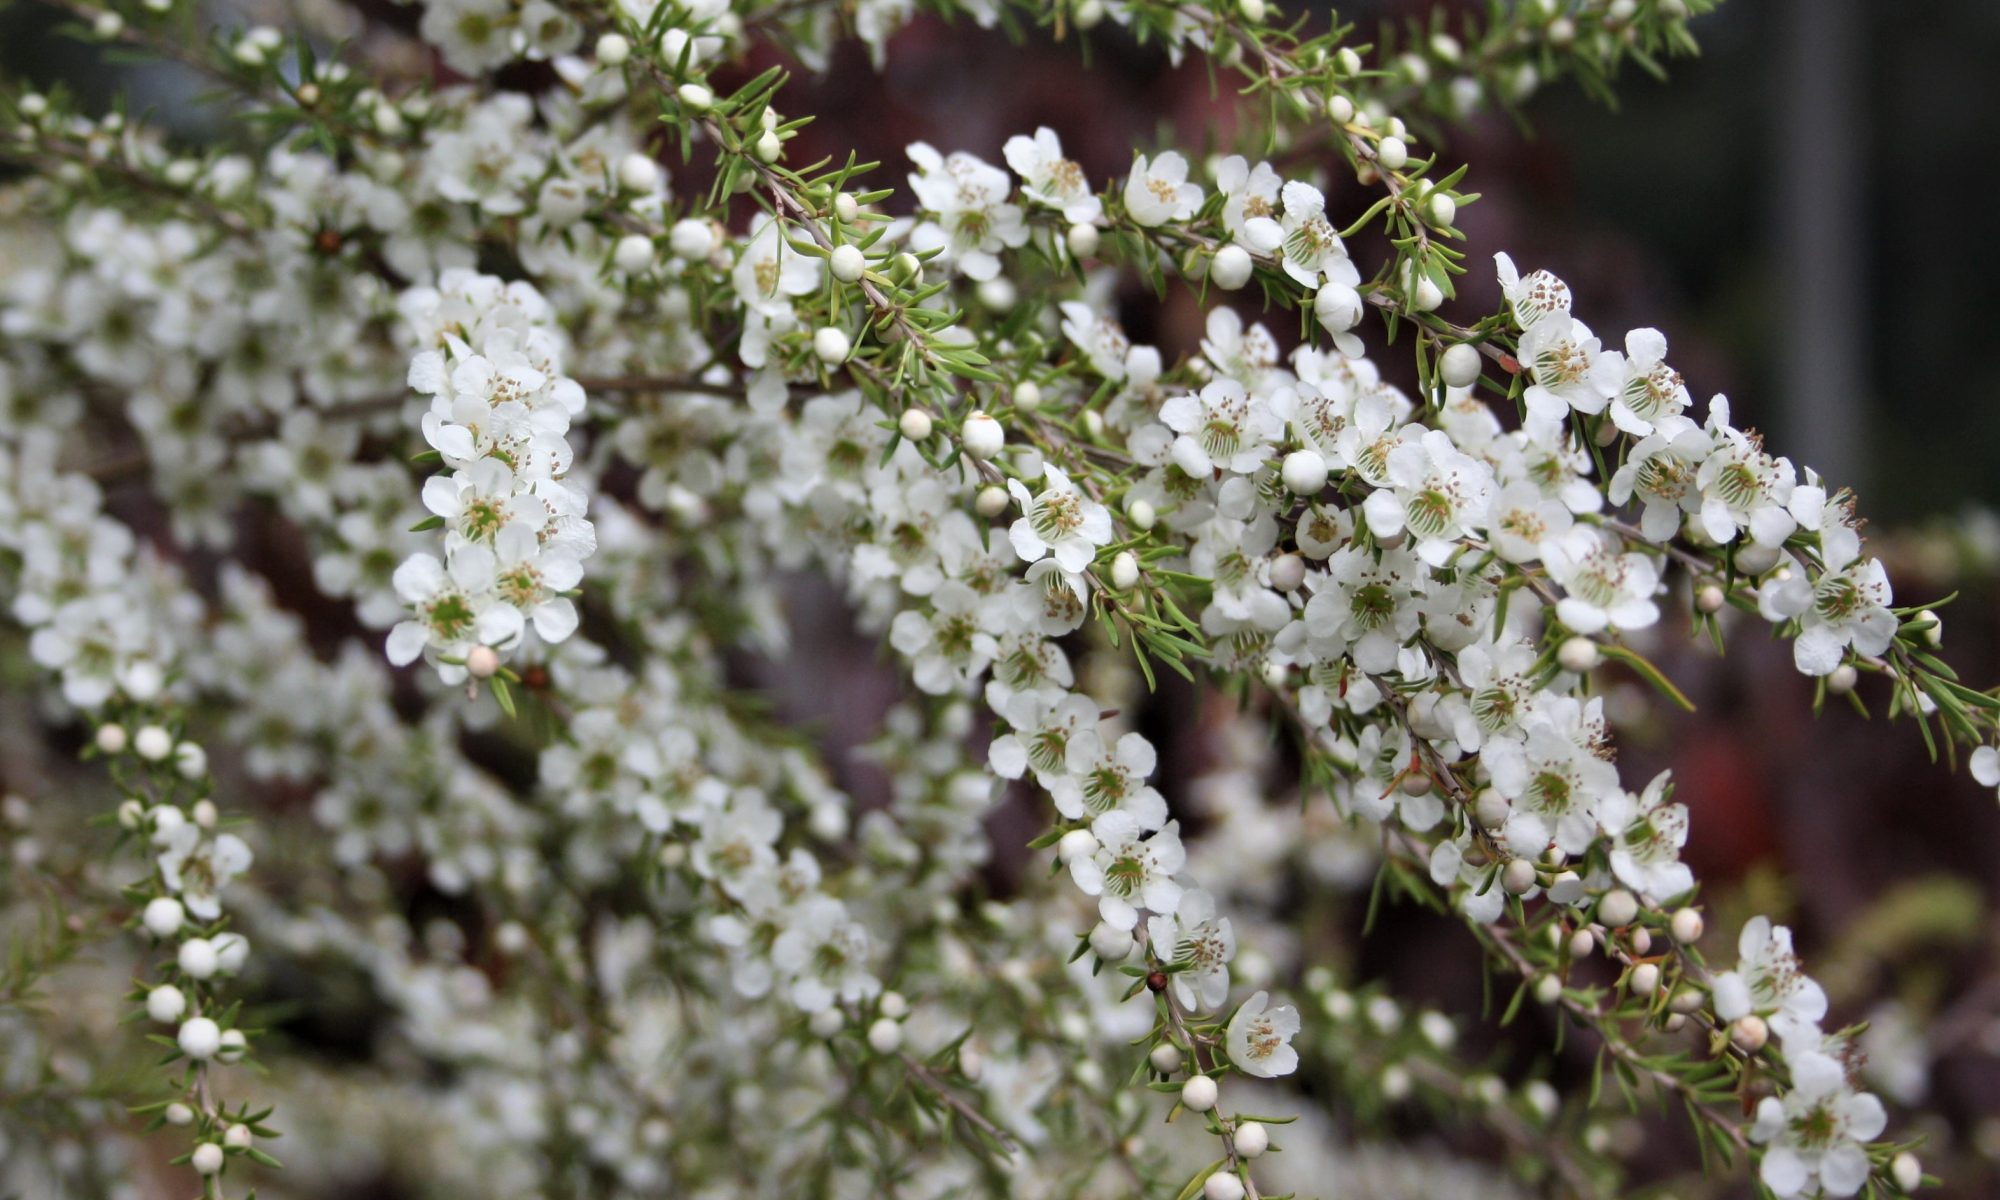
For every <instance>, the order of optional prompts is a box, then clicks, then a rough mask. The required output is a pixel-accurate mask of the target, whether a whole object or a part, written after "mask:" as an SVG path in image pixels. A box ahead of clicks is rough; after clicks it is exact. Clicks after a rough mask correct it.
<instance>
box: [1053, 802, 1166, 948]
mask: <svg viewBox="0 0 2000 1200" xmlns="http://www.w3.org/2000/svg"><path fill="white" fill-rule="evenodd" d="M1090 832H1091V835H1092V836H1094V837H1095V838H1096V839H1097V853H1096V854H1092V855H1078V856H1077V857H1076V858H1073V859H1071V860H1070V864H1069V873H1070V877H1071V878H1073V879H1075V880H1076V886H1077V887H1079V888H1081V889H1082V890H1083V893H1084V894H1085V895H1086V896H1096V897H1097V911H1098V915H1099V916H1101V917H1103V918H1104V923H1105V924H1107V925H1109V926H1111V927H1112V928H1113V929H1131V928H1132V927H1133V926H1134V925H1137V924H1138V923H1139V908H1140V907H1141V906H1144V907H1145V908H1147V909H1149V910H1151V911H1152V912H1154V913H1156V914H1159V915H1161V916H1171V915H1173V913H1174V911H1175V910H1176V909H1177V908H1179V907H1180V902H1181V885H1180V884H1179V883H1178V882H1176V881H1175V880H1174V873H1175V872H1177V871H1179V870H1180V869H1181V867H1182V866H1183V865H1184V864H1185V863H1186V862H1187V851H1186V850H1185V849H1183V848H1182V846H1181V832H1180V822H1178V821H1169V822H1167V825H1166V828H1164V829H1162V830H1160V831H1159V832H1158V833H1156V834H1154V835H1153V836H1152V837H1150V838H1147V837H1144V836H1143V834H1144V832H1145V831H1144V830H1142V829H1141V828H1140V827H1139V820H1138V818H1137V817H1134V816H1133V815H1132V814H1131V813H1129V812H1126V811H1125V810H1124V809H1118V808H1114V809H1112V810H1111V811H1110V812H1108V813H1105V814H1104V815H1102V816H1100V817H1098V818H1097V819H1096V820H1095V821H1093V822H1091V825H1090Z"/></svg>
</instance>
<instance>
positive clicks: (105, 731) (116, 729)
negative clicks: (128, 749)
mask: <svg viewBox="0 0 2000 1200" xmlns="http://www.w3.org/2000/svg"><path fill="white" fill-rule="evenodd" d="M128 741H130V738H128V737H127V736H126V733H125V727H124V726H123V725H120V724H119V723H118V722H116V721H106V722H105V723H104V724H102V725H99V726H98V727H97V748H98V750H99V751H100V752H102V753H104V754H123V753H125V745H126V743H127V742H128Z"/></svg>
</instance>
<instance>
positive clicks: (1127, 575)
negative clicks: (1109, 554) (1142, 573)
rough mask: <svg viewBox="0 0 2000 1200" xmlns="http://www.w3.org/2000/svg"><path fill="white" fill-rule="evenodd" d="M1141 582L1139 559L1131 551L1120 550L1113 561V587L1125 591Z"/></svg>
mask: <svg viewBox="0 0 2000 1200" xmlns="http://www.w3.org/2000/svg"><path fill="white" fill-rule="evenodd" d="M1137 582H1139V559H1138V557H1137V556H1136V555H1134V554H1133V553H1132V552H1131V551H1130V550H1120V551H1119V552H1118V556H1117V557H1116V558H1113V559H1112V560H1111V586H1112V587H1115V588H1117V589H1118V590H1119V591H1121V592H1122V591H1125V590H1126V589H1128V588H1130V587H1131V586H1132V585H1133V584H1135V583H1137Z"/></svg>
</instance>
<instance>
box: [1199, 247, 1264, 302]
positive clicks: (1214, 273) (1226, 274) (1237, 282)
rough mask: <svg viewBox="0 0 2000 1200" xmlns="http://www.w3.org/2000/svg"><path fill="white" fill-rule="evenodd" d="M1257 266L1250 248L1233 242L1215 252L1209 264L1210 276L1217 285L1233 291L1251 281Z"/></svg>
mask: <svg viewBox="0 0 2000 1200" xmlns="http://www.w3.org/2000/svg"><path fill="white" fill-rule="evenodd" d="M1255 266H1256V264H1254V263H1252V262H1251V261H1250V252H1249V251H1248V250H1245V249H1244V248H1243V247H1241V246H1238V245H1236V244H1234V243H1231V244H1229V245H1227V246H1224V247H1223V248H1222V249H1220V250H1217V251H1216V252H1215V259H1214V261H1212V262H1210V263H1209V264H1208V277H1209V279H1211V280H1213V281H1214V283H1215V286H1217V287H1219V288H1222V289H1223V290H1224V291H1230V292H1233V291H1235V290H1236V289H1238V288H1240V287H1242V286H1243V285H1244V284H1246V283H1249V282H1250V276H1251V274H1252V273H1253V272H1254V270H1255Z"/></svg>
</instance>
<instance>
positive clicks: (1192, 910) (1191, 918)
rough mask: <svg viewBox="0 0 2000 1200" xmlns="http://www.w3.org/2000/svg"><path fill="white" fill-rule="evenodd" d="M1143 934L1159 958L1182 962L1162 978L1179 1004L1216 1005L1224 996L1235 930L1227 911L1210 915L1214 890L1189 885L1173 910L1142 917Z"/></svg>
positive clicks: (1192, 1007) (1233, 954) (1190, 1006)
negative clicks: (1226, 915) (1171, 913)
mask: <svg viewBox="0 0 2000 1200" xmlns="http://www.w3.org/2000/svg"><path fill="white" fill-rule="evenodd" d="M1146 936H1147V937H1148V938H1149V939H1150V940H1151V941H1152V945H1153V953H1154V954H1156V955H1158V956H1159V958H1160V960H1161V961H1162V962H1167V963H1172V964H1174V965H1175V966H1178V967H1180V968H1181V969H1180V970H1178V971H1174V972H1172V973H1170V974H1169V975H1168V976H1167V978H1168V979H1169V980H1171V981H1172V987H1173V989H1174V998H1175V999H1176V1000H1178V1001H1180V1005H1181V1007H1182V1008H1185V1009H1188V1010H1189V1011H1194V1010H1197V1009H1204V1008H1207V1009H1213V1008H1220V1007H1221V1006H1222V1004H1223V1002H1225V1001H1226V1000H1228V999H1229V962H1230V960H1231V959H1233V958H1235V957H1236V932H1235V930H1233V929H1232V928H1230V924H1229V918H1228V917H1218V916H1216V915H1215V897H1214V896H1211V895H1209V894H1208V893H1207V892H1205V891H1203V890H1202V889H1200V888H1189V889H1188V890H1187V891H1186V892H1184V893H1182V895H1181V902H1180V905H1179V907H1177V908H1176V909H1175V910H1174V913H1173V915H1172V916H1156V917H1152V918H1150V919H1148V920H1147V922H1146Z"/></svg>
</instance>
